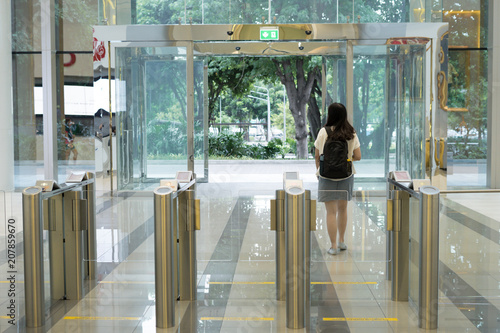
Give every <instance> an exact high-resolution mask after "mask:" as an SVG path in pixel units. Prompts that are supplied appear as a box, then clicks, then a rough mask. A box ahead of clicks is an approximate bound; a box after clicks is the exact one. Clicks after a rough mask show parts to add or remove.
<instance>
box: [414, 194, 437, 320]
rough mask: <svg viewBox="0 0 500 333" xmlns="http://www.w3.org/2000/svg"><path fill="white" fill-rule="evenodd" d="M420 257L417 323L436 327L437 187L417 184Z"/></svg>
mask: <svg viewBox="0 0 500 333" xmlns="http://www.w3.org/2000/svg"><path fill="white" fill-rule="evenodd" d="M420 192H421V193H422V197H421V200H420V218H421V221H420V228H421V229H420V259H419V272H420V276H419V281H418V283H419V285H418V287H419V288H418V289H419V303H418V326H419V327H420V328H424V329H436V328H437V326H438V281H439V274H438V269H439V189H437V188H436V187H433V186H422V187H421V188H420Z"/></svg>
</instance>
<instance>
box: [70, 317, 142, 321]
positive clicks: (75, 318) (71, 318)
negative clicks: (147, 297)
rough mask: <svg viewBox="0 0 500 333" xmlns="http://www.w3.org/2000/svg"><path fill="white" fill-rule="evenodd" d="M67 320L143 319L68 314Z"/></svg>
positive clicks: (139, 318) (138, 318) (136, 318)
mask: <svg viewBox="0 0 500 333" xmlns="http://www.w3.org/2000/svg"><path fill="white" fill-rule="evenodd" d="M64 319H65V320H141V317H78V316H66V317H64Z"/></svg>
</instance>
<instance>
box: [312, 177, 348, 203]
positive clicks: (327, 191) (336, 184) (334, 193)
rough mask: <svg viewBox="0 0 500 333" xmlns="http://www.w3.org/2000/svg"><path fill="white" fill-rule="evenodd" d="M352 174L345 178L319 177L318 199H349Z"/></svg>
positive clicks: (322, 200) (324, 200)
mask: <svg viewBox="0 0 500 333" xmlns="http://www.w3.org/2000/svg"><path fill="white" fill-rule="evenodd" d="M353 184H354V175H352V176H351V177H349V178H347V179H342V180H331V179H328V178H321V177H319V181H318V201H319V202H326V201H332V200H351V199H352V187H353Z"/></svg>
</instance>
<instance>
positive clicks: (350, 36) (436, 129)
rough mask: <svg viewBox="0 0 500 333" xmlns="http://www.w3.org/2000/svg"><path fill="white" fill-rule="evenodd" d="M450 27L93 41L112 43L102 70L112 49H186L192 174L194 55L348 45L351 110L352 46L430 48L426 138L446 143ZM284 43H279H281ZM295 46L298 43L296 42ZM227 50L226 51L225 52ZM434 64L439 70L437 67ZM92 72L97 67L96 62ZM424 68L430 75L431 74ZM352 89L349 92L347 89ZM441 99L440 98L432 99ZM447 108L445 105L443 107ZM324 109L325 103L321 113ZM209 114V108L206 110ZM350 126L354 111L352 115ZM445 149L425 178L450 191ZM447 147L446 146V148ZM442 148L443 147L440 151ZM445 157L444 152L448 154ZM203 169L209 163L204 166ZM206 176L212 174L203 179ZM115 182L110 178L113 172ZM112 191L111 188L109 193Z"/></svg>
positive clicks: (233, 30)
mask: <svg viewBox="0 0 500 333" xmlns="http://www.w3.org/2000/svg"><path fill="white" fill-rule="evenodd" d="M266 27H275V28H277V29H278V30H279V40H275V41H261V40H260V30H261V28H266ZM447 37H448V23H364V24H355V23H352V24H236V25H229V24H226V25H224V24H221V25H122V26H118V25H117V26H95V27H94V41H96V40H97V41H98V42H103V43H105V44H107V45H109V52H107V54H106V57H108V58H109V59H108V61H103V64H104V66H103V67H106V63H109V67H111V66H112V62H114V61H113V60H112V59H113V57H114V49H115V48H116V47H141V46H142V47H146V46H148V47H150V46H174V45H177V46H183V47H186V50H187V54H186V56H187V62H186V73H187V77H186V84H187V119H188V124H187V125H188V126H187V138H188V147H187V152H188V161H187V162H188V170H189V171H193V172H194V77H193V63H194V56H200V55H216V54H217V55H228V56H229V55H246V54H252V53H257V52H259V51H260V52H262V48H263V47H264V46H266V45H272V44H274V43H276V45H280V44H281V45H282V46H283V45H285V43H287V42H288V43H291V45H295V46H297V43H300V44H301V45H302V46H304V48H303V49H300V48H299V47H295V52H294V53H291V54H289V55H296V56H306V55H324V54H328V51H326V50H327V49H328V48H326V49H323V51H322V50H321V48H317V49H314V50H312V49H311V48H310V47H311V45H320V44H321V43H324V44H328V43H335V42H338V41H346V60H347V62H346V67H347V77H346V87H347V89H346V94H347V96H346V107H347V108H348V109H350V110H352V107H353V94H352V87H353V67H352V65H353V46H354V45H383V44H406V43H408V44H411V43H419V44H422V43H423V44H427V45H429V43H430V46H429V48H428V50H429V49H430V53H429V54H427V53H426V58H427V59H426V60H427V61H429V63H430V68H429V66H427V68H428V69H429V75H426V81H427V84H426V88H427V89H426V90H427V91H428V92H429V94H428V96H426V99H427V102H426V104H427V105H429V110H428V113H427V114H426V124H425V127H426V128H425V132H426V139H427V138H428V140H429V141H430V142H431V143H432V142H439V141H440V140H444V141H445V142H446V135H447V134H446V133H447V112H446V111H447V110H445V109H443V108H442V107H441V106H442V105H443V103H439V102H440V101H439V99H440V98H439V97H440V95H439V93H438V80H437V77H438V73H439V72H442V71H445V75H446V73H447V69H446V68H442V66H439V64H442V63H443V59H444V58H447V51H448V50H447ZM278 43H280V44H278ZM294 43H295V44H294ZM225 48H227V50H226V49H225ZM434 64H436V66H434ZM94 68H96V64H95V63H94ZM427 68H426V72H427ZM349 87H350V88H351V89H349ZM434 96H438V98H434ZM444 104H446V103H444ZM110 105H111V101H110ZM324 108H325V106H324V105H323V110H324ZM205 111H206V110H205ZM349 118H350V119H349V120H350V121H351V122H352V112H351V113H349ZM440 147H442V145H441V146H439V145H433V144H430V145H429V146H428V151H426V155H427V156H429V158H428V163H426V177H428V178H429V179H430V180H431V183H432V184H433V185H435V186H437V187H438V188H441V189H446V163H444V166H445V168H443V167H442V166H443V163H442V161H441V163H440V161H439V160H436V159H435V158H432V157H433V156H443V154H442V152H441V154H439V152H438V151H439V149H440ZM444 147H446V145H444ZM441 149H443V148H441ZM444 155H446V154H444ZM204 165H205V167H206V166H207V161H205V162H204ZM205 176H207V177H208V174H207V175H205ZM111 179H112V174H111ZM111 190H113V188H112V189H111Z"/></svg>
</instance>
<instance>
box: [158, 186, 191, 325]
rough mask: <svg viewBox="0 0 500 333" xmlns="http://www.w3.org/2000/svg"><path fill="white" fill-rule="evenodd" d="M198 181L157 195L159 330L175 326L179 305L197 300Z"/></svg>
mask: <svg viewBox="0 0 500 333" xmlns="http://www.w3.org/2000/svg"><path fill="white" fill-rule="evenodd" d="M194 185H195V181H194V180H193V181H191V182H190V183H188V184H186V185H185V186H183V187H182V188H181V189H179V190H177V191H174V190H173V189H172V188H171V187H168V186H160V187H158V188H156V189H155V190H154V191H153V193H154V221H155V229H154V234H155V236H154V239H155V304H156V327H158V328H167V327H173V326H174V325H175V302H176V301H177V300H183V301H194V300H196V275H197V270H196V234H195V231H196V230H200V201H199V200H198V199H195V189H194Z"/></svg>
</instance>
